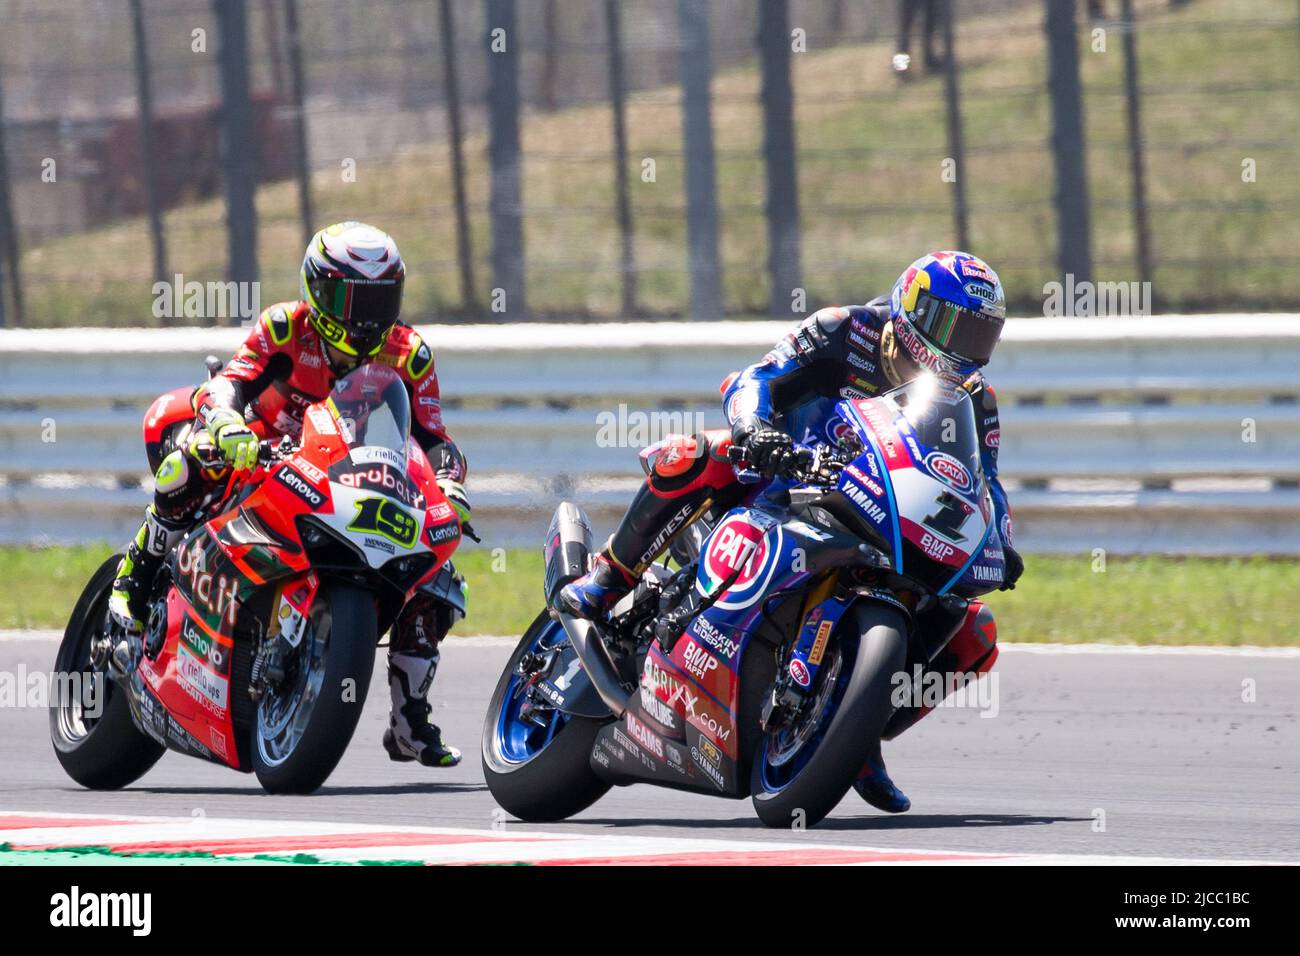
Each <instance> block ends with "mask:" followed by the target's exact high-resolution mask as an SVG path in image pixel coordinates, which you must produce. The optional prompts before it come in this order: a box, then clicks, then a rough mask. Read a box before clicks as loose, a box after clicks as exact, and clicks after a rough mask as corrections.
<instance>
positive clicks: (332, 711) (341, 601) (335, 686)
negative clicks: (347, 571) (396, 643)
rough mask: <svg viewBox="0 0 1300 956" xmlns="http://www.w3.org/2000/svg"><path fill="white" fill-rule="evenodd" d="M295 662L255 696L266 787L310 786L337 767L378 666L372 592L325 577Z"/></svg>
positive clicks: (255, 737)
mask: <svg viewBox="0 0 1300 956" xmlns="http://www.w3.org/2000/svg"><path fill="white" fill-rule="evenodd" d="M321 588H322V590H324V591H325V592H326V593H324V594H320V595H317V597H316V600H315V601H313V602H312V604H313V606H312V612H311V618H310V623H309V626H308V628H307V629H306V632H305V634H304V637H303V640H304V642H307V641H310V644H309V645H305V646H304V647H302V648H301V649H300V652H299V655H298V660H297V666H296V667H295V668H294V669H293V670H292V672H291V675H290V677H289V678H287V680H286V686H285V687H283V688H281V690H280V691H279V692H277V693H276V694H274V695H272V694H268V695H267V696H265V697H263V698H262V700H261V701H259V702H258V706H257V713H256V716H255V719H254V720H253V722H252V728H251V730H250V732H251V734H252V741H251V744H252V746H251V747H250V752H251V754H252V759H253V770H254V771H255V772H256V773H257V779H258V781H259V782H260V783H261V784H262V786H263V788H265V789H266V791H267V792H268V793H299V794H301V793H311V792H312V791H314V790H316V789H318V788H319V787H320V785H321V784H323V783H324V782H325V780H326V778H328V777H329V775H330V774H331V773H333V772H334V768H335V767H336V766H338V762H339V760H340V759H342V757H343V752H344V751H345V750H347V748H348V743H349V742H350V741H351V740H352V734H353V732H354V731H355V730H356V729H357V721H358V720H360V719H361V711H362V709H363V708H364V706H365V703H366V692H367V691H368V690H369V689H370V677H371V674H372V673H373V671H374V667H375V645H376V644H377V643H378V633H377V631H378V621H377V618H376V613H375V598H374V595H373V594H372V593H371V592H370V591H368V590H366V589H364V588H359V587H356V586H354V585H349V584H343V583H338V582H326V583H324V584H322V585H321Z"/></svg>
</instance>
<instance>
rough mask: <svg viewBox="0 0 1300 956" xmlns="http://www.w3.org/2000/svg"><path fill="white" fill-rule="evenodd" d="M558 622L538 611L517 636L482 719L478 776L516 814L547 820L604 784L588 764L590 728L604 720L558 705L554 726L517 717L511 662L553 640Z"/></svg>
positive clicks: (576, 806) (572, 809) (584, 801)
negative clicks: (537, 724)
mask: <svg viewBox="0 0 1300 956" xmlns="http://www.w3.org/2000/svg"><path fill="white" fill-rule="evenodd" d="M563 637H564V628H563V627H562V626H561V625H560V624H559V623H558V622H556V621H554V620H552V619H551V617H550V615H549V614H547V613H546V612H545V611H543V612H542V613H541V614H539V615H538V616H537V619H536V620H534V621H533V623H532V625H531V626H530V627H529V628H528V630H527V631H526V632H525V634H524V636H523V637H522V638H521V639H520V641H519V644H518V646H516V647H515V650H514V653H512V654H511V655H510V660H509V661H508V662H507V663H506V666H505V669H504V671H503V672H502V674H501V679H500V680H498V681H497V686H496V690H495V691H493V693H492V700H491V702H490V703H489V704H488V711H487V718H486V719H485V720H484V721H483V740H482V755H483V776H484V777H486V778H487V785H488V790H490V791H491V793H492V796H493V798H494V799H495V800H496V802H497V804H498V805H500V807H501V808H502V809H503V810H505V811H506V812H507V813H510V814H512V815H514V816H516V817H518V818H519V819H520V820H525V821H527V822H529V823H548V822H553V821H556V820H564V819H566V818H568V817H571V816H573V815H574V814H575V813H580V812H582V811H583V810H585V809H587V807H589V806H591V805H592V804H593V803H595V802H596V801H597V800H599V799H600V798H601V797H603V796H604V795H605V793H606V792H607V791H608V790H609V788H610V785H609V784H608V783H606V782H605V781H603V780H601V779H600V777H598V776H596V773H595V771H594V770H592V769H591V751H592V748H593V747H594V746H595V742H596V734H597V733H598V732H599V731H600V728H601V727H602V726H603V725H604V724H605V723H607V721H602V720H597V719H594V718H590V717H575V716H572V715H569V714H562V713H560V712H558V711H556V712H553V713H552V715H551V721H552V722H558V723H557V724H556V725H554V726H550V725H548V726H547V727H546V728H540V727H534V726H533V725H531V724H527V723H526V722H524V721H520V720H518V719H517V714H518V703H519V701H518V700H517V699H516V698H515V697H514V692H515V689H516V687H517V686H518V682H519V680H520V678H519V677H518V676H517V675H516V674H515V667H516V666H517V665H518V663H519V660H520V658H521V657H523V655H524V654H525V653H526V652H528V651H529V650H532V649H534V648H536V647H537V646H538V645H539V644H541V643H542V642H546V643H548V644H554V643H556V642H558V641H559V640H560V639H562V638H563Z"/></svg>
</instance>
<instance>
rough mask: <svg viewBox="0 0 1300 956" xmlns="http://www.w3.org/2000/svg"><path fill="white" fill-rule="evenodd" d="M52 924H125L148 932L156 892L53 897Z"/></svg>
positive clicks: (78, 892) (73, 892)
mask: <svg viewBox="0 0 1300 956" xmlns="http://www.w3.org/2000/svg"><path fill="white" fill-rule="evenodd" d="M50 925H51V926H58V927H74V928H75V927H81V926H125V927H129V928H130V929H131V935H132V936H148V935H149V932H150V930H151V929H152V927H153V894H152V893H82V892H81V888H80V887H77V886H74V887H73V888H72V890H71V891H70V892H68V893H55V894H54V895H53V896H51V897H50Z"/></svg>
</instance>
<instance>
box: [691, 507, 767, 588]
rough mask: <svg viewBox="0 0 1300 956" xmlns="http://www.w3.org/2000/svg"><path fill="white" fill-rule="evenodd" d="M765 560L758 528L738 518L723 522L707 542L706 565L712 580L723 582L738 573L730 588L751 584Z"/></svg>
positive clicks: (765, 556)
mask: <svg viewBox="0 0 1300 956" xmlns="http://www.w3.org/2000/svg"><path fill="white" fill-rule="evenodd" d="M766 560H767V542H766V539H765V538H764V536H763V531H762V529H760V528H756V527H754V526H753V525H752V524H750V523H749V522H748V521H746V520H745V519H744V518H741V517H735V518H728V519H727V520H726V521H724V522H723V523H722V524H721V525H720V526H719V527H718V530H717V531H716V532H714V534H713V538H712V540H711V541H710V543H709V553H708V555H707V556H706V557H705V567H706V569H707V570H708V572H709V576H710V577H712V578H713V579H714V580H715V581H719V582H721V581H725V580H727V579H728V578H730V577H731V576H732V575H733V574H737V572H739V573H738V574H737V577H736V580H735V581H734V582H733V583H732V585H731V588H732V589H733V590H737V591H739V590H742V589H744V588H746V587H748V586H749V585H750V584H752V583H754V579H755V578H757V577H758V573H759V572H760V571H761V570H763V565H764V563H765V562H766Z"/></svg>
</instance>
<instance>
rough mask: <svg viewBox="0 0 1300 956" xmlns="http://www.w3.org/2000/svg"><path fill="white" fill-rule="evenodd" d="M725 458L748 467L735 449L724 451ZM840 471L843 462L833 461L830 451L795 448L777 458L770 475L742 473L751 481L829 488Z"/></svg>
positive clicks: (743, 457)
mask: <svg viewBox="0 0 1300 956" xmlns="http://www.w3.org/2000/svg"><path fill="white" fill-rule="evenodd" d="M727 457H728V458H729V459H731V461H732V463H733V464H736V465H742V464H744V465H747V464H748V463H747V462H746V460H745V450H744V449H743V448H741V447H740V446H739V445H731V446H730V447H729V448H728V449H727ZM843 467H844V462H843V461H841V460H840V459H839V458H838V457H836V455H835V452H834V451H833V450H832V449H830V448H829V447H827V446H825V445H818V446H816V447H813V446H810V445H795V446H794V447H793V448H792V449H791V450H790V451H789V452H788V453H787V454H786V455H784V456H783V457H782V458H781V460H780V461H779V462H778V463H777V465H776V467H775V468H774V469H771V473H770V474H763V473H760V472H759V471H757V470H756V469H753V468H746V469H744V470H743V471H748V473H749V474H751V475H753V476H755V477H765V478H784V479H785V480H787V481H793V482H796V483H798V484H805V485H830V484H834V483H835V482H836V481H837V480H838V479H839V474H840V471H841V470H842V469H843ZM743 471H742V473H743Z"/></svg>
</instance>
